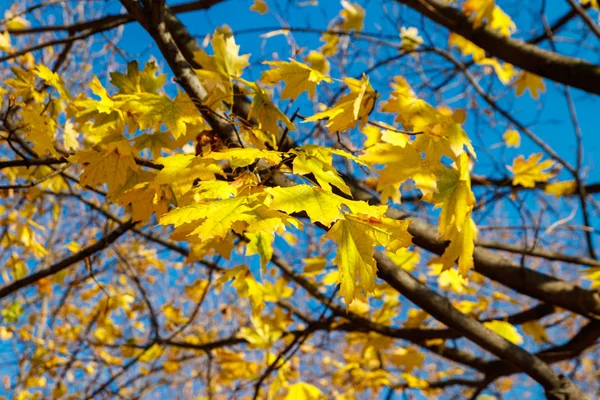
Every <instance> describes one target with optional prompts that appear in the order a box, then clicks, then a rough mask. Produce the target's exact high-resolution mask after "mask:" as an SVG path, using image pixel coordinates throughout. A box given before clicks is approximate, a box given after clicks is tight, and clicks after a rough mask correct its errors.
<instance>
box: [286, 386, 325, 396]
mask: <svg viewBox="0 0 600 400" xmlns="http://www.w3.org/2000/svg"><path fill="white" fill-rule="evenodd" d="M321 398H323V394H322V393H321V391H320V390H319V388H318V387H316V386H314V385H311V384H309V383H306V382H298V383H294V384H293V385H291V386H290V387H289V389H288V392H287V394H286V395H285V397H284V398H283V399H284V400H319V399H321Z"/></svg>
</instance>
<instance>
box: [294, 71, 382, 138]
mask: <svg viewBox="0 0 600 400" xmlns="http://www.w3.org/2000/svg"><path fill="white" fill-rule="evenodd" d="M344 82H345V83H346V84H347V85H348V88H349V89H350V93H349V94H347V95H345V96H343V97H342V98H341V99H340V100H338V102H337V103H335V104H334V105H333V106H332V107H331V108H330V109H328V110H326V111H323V112H320V113H317V114H315V115H313V116H311V117H308V118H306V119H305V120H304V122H310V121H318V120H321V119H328V121H327V123H325V126H326V127H328V128H329V130H330V131H331V132H343V131H346V130H348V129H352V128H354V127H355V126H356V124H357V123H358V122H359V121H360V125H361V126H363V125H365V124H366V123H367V120H368V117H369V114H370V113H371V111H372V110H373V108H374V107H375V101H376V100H377V97H378V95H377V93H376V92H375V91H374V90H373V88H372V87H371V85H370V84H369V78H367V76H366V75H363V77H362V80H360V81H358V80H356V79H353V78H346V79H344Z"/></svg>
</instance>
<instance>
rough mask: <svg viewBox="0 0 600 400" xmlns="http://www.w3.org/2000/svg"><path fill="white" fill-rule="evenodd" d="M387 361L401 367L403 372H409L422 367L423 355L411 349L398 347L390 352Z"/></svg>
mask: <svg viewBox="0 0 600 400" xmlns="http://www.w3.org/2000/svg"><path fill="white" fill-rule="evenodd" d="M389 359H390V361H391V362H392V363H393V364H394V365H396V366H397V367H401V368H402V370H403V371H404V372H411V371H412V370H413V369H415V368H420V367H421V366H422V365H423V361H425V354H423V353H422V352H420V351H419V350H417V349H415V348H413V347H409V348H404V347H398V348H396V349H395V350H394V351H392V352H391V354H390V355H389Z"/></svg>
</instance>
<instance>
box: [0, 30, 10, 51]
mask: <svg viewBox="0 0 600 400" xmlns="http://www.w3.org/2000/svg"><path fill="white" fill-rule="evenodd" d="M10 46H11V42H10V34H9V33H8V31H4V33H2V34H1V35H0V50H1V51H10Z"/></svg>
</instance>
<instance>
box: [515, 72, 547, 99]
mask: <svg viewBox="0 0 600 400" xmlns="http://www.w3.org/2000/svg"><path fill="white" fill-rule="evenodd" d="M514 85H515V88H516V91H517V96H522V95H523V93H525V90H529V93H530V94H531V97H533V98H534V99H537V98H538V97H540V92H541V93H544V92H545V91H546V85H545V84H544V81H543V80H542V78H541V77H539V76H538V75H536V74H532V73H531V72H527V71H521V73H520V74H519V76H518V77H517V80H516V81H515V83H514Z"/></svg>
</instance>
